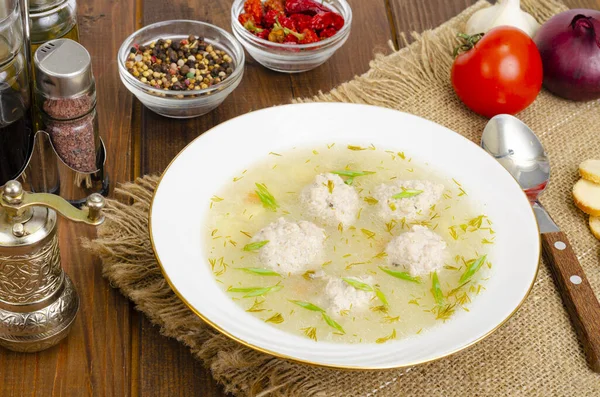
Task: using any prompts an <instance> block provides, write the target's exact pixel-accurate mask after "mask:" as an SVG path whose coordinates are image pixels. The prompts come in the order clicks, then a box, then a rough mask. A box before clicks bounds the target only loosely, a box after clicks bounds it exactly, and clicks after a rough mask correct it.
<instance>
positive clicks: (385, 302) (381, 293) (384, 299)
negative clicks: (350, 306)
mask: <svg viewBox="0 0 600 397" xmlns="http://www.w3.org/2000/svg"><path fill="white" fill-rule="evenodd" d="M373 290H374V291H375V295H377V297H378V298H379V300H380V301H381V303H383V305H384V306H389V305H390V304H389V303H388V300H387V298H386V297H385V295H384V294H383V292H382V291H381V290H380V289H379V288H377V287H375V288H373Z"/></svg>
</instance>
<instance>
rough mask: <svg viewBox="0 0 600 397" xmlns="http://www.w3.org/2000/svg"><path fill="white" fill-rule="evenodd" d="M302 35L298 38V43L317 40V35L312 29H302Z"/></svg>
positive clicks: (308, 42)
mask: <svg viewBox="0 0 600 397" xmlns="http://www.w3.org/2000/svg"><path fill="white" fill-rule="evenodd" d="M302 35H303V36H304V38H302V39H300V41H299V43H300V44H310V43H316V42H318V41H319V36H317V33H316V32H315V31H314V30H311V29H304V30H303V31H302Z"/></svg>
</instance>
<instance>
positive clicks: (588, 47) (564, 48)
mask: <svg viewBox="0 0 600 397" xmlns="http://www.w3.org/2000/svg"><path fill="white" fill-rule="evenodd" d="M535 43H536V44H537V46H538V49H539V51H540V55H541V56H542V64H543V66H544V87H546V88H547V89H548V90H550V91H551V92H552V93H554V94H556V95H558V96H560V97H563V98H566V99H572V100H574V101H587V100H591V99H597V98H600V11H596V10H585V9H575V10H569V11H565V12H562V13H560V14H558V15H555V16H553V17H552V18H550V19H549V20H548V21H547V22H546V23H545V24H544V25H542V27H541V28H540V30H538V32H537V34H536V36H535Z"/></svg>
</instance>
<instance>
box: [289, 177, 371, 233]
mask: <svg viewBox="0 0 600 397" xmlns="http://www.w3.org/2000/svg"><path fill="white" fill-rule="evenodd" d="M300 200H301V202H302V206H303V207H304V209H305V211H306V215H308V216H311V217H314V218H316V219H318V220H319V221H320V222H322V223H324V224H326V225H337V224H339V223H342V224H343V225H344V226H350V225H352V224H353V223H354V221H355V220H356V214H357V213H358V210H359V209H360V200H359V197H358V193H356V190H355V189H354V188H353V187H352V186H348V185H346V184H345V183H344V181H343V180H342V178H340V177H339V176H338V175H335V174H319V175H317V176H316V177H315V180H314V181H313V182H312V183H311V184H310V185H307V186H306V187H305V188H304V189H303V190H302V193H301V194H300Z"/></svg>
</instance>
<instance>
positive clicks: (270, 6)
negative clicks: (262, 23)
mask: <svg viewBox="0 0 600 397" xmlns="http://www.w3.org/2000/svg"><path fill="white" fill-rule="evenodd" d="M264 6H265V10H266V11H267V12H268V11H271V10H273V11H277V12H280V13H282V14H283V13H284V12H285V0H267V1H265V3H264Z"/></svg>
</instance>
